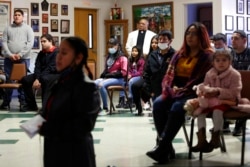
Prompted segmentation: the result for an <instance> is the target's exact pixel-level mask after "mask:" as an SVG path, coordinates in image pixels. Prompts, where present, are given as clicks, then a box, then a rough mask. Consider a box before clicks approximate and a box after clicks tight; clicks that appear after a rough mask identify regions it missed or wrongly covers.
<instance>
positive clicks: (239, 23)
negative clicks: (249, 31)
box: [237, 16, 244, 31]
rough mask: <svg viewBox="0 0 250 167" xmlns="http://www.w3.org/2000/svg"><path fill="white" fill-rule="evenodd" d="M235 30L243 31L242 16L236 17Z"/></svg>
mask: <svg viewBox="0 0 250 167" xmlns="http://www.w3.org/2000/svg"><path fill="white" fill-rule="evenodd" d="M237 30H243V31H244V17H243V16H237Z"/></svg>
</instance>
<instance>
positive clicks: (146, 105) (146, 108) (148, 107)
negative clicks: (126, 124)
mask: <svg viewBox="0 0 250 167" xmlns="http://www.w3.org/2000/svg"><path fill="white" fill-rule="evenodd" d="M143 109H144V110H148V109H150V105H149V103H148V102H146V103H144V105H143Z"/></svg>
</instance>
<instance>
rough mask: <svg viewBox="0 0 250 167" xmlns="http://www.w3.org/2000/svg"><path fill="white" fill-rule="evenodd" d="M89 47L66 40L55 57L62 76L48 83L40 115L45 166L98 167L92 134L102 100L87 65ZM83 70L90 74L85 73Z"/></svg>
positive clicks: (73, 38)
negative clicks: (91, 79)
mask: <svg viewBox="0 0 250 167" xmlns="http://www.w3.org/2000/svg"><path fill="white" fill-rule="evenodd" d="M87 59H88V47H87V45H86V43H85V41H84V40H82V39H81V38H79V37H68V38H65V39H64V40H63V41H62V42H61V44H60V47H59V52H58V55H57V56H56V69H57V71H58V73H59V75H58V76H57V77H56V78H55V79H54V80H53V81H51V82H50V83H49V86H48V89H47V91H46V92H45V97H46V98H45V100H44V102H43V109H42V111H41V115H42V116H43V118H44V119H45V120H46V121H45V122H44V123H43V124H42V125H41V127H40V131H39V133H40V135H42V136H44V167H55V166H60V167H73V166H85V167H95V166H96V162H95V152H94V144H93V137H92V134H91V131H92V130H93V128H94V125H95V122H96V118H97V115H98V113H99V111H100V98H99V94H98V89H97V87H96V85H95V84H94V82H91V81H90V78H91V76H92V74H91V72H90V70H89V68H88V66H87ZM84 69H86V70H87V71H88V75H89V76H87V75H86V74H84V72H83V71H84Z"/></svg>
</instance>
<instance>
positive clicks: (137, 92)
mask: <svg viewBox="0 0 250 167" xmlns="http://www.w3.org/2000/svg"><path fill="white" fill-rule="evenodd" d="M143 83H144V79H143V78H140V79H139V80H138V81H136V82H135V83H134V84H133V85H132V87H131V88H132V94H133V102H134V103H135V105H136V108H139V107H141V89H142V86H143Z"/></svg>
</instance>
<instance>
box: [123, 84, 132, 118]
mask: <svg viewBox="0 0 250 167" xmlns="http://www.w3.org/2000/svg"><path fill="white" fill-rule="evenodd" d="M123 91H124V94H125V96H126V99H127V101H128V93H127V91H126V88H124V90H123ZM129 109H130V112H131V113H133V110H132V106H131V105H129Z"/></svg>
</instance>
